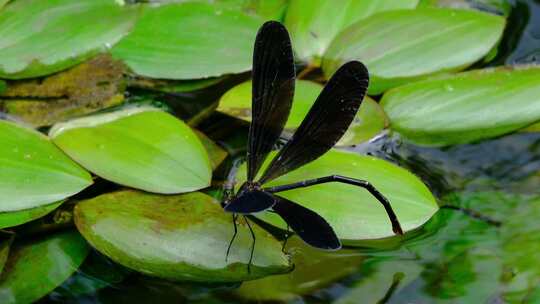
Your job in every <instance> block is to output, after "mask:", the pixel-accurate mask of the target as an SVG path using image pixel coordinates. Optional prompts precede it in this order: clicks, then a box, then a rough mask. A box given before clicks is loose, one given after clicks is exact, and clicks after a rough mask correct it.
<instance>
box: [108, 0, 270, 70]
mask: <svg viewBox="0 0 540 304" xmlns="http://www.w3.org/2000/svg"><path fill="white" fill-rule="evenodd" d="M261 23H262V20H260V19H258V18H256V17H253V16H249V15H246V14H243V13H242V12H239V11H236V10H228V9H222V8H219V7H214V6H212V5H210V4H204V3H180V4H176V3H173V4H168V5H162V6H157V7H152V6H144V7H143V11H142V16H141V17H140V19H139V20H138V21H137V24H136V26H135V28H134V30H133V31H132V32H131V33H130V34H129V35H127V36H126V37H125V38H124V39H123V40H122V41H121V42H120V43H118V45H116V46H115V47H114V48H113V49H112V53H113V55H114V56H115V57H116V58H119V59H122V60H123V61H124V62H125V63H126V64H127V65H128V66H129V67H130V68H131V69H132V70H133V71H134V72H135V73H136V74H138V75H142V76H146V77H152V78H167V79H198V78H207V77H215V76H221V75H223V74H229V73H239V72H245V71H248V70H250V69H251V52H252V49H253V41H254V39H255V34H256V32H257V28H258V27H259V25H260V24H261Z"/></svg>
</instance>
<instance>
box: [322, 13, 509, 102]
mask: <svg viewBox="0 0 540 304" xmlns="http://www.w3.org/2000/svg"><path fill="white" fill-rule="evenodd" d="M504 25H505V20H504V18H502V17H499V16H494V15H490V14H486V13H481V12H476V11H469V10H455V9H435V8H424V9H417V10H397V11H388V12H382V13H378V14H375V15H373V16H371V17H368V18H366V19H364V20H363V21H362V22H358V23H356V24H354V25H352V26H350V27H349V28H347V29H346V30H344V31H343V32H341V34H339V35H338V36H337V37H336V39H334V40H333V41H332V43H331V45H330V47H329V48H328V50H327V52H326V53H325V54H324V56H323V64H322V68H323V70H324V73H325V74H326V75H328V76H329V75H332V74H333V73H334V71H336V70H337V68H338V67H339V66H340V65H341V64H343V63H345V62H347V61H349V60H360V61H362V62H364V63H365V64H366V65H367V67H368V68H369V72H370V75H371V84H370V86H369V92H370V94H379V93H382V92H384V91H385V90H387V89H389V88H391V87H394V86H397V85H400V84H403V83H406V82H409V81H411V80H416V79H419V78H422V77H425V76H426V75H430V74H434V73H443V72H448V71H456V70H460V69H463V68H465V67H467V66H469V65H470V64H472V63H474V62H475V61H477V60H479V59H481V58H482V57H483V56H485V55H486V54H487V53H488V52H489V51H490V50H491V49H492V48H493V46H494V45H495V44H496V43H497V42H498V41H499V39H500V38H501V36H502V33H503V30H504ZM426 29H429V30H426Z"/></svg>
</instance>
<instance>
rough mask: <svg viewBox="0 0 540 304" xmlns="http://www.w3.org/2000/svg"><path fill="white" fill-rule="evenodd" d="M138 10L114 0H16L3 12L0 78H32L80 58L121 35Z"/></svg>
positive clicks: (109, 44)
mask: <svg viewBox="0 0 540 304" xmlns="http://www.w3.org/2000/svg"><path fill="white" fill-rule="evenodd" d="M135 13H136V10H135V9H132V8H127V7H124V6H121V5H119V4H118V3H117V1H114V0H81V1H77V4H76V5H74V3H73V1H71V0H51V1H41V0H22V1H14V2H13V3H11V4H10V5H8V6H6V8H5V9H2V10H1V11H0V77H3V78H9V79H21V78H32V77H37V76H43V75H47V74H51V73H54V72H58V71H60V70H63V69H65V68H68V67H70V66H72V65H75V64H77V63H80V62H82V61H84V60H86V59H88V58H89V57H91V56H93V55H95V54H97V53H98V52H100V51H104V50H106V49H107V48H108V47H110V46H111V45H113V44H114V43H116V42H117V41H118V40H120V38H122V37H123V36H124V35H125V34H126V33H127V32H128V31H129V30H130V28H131V26H132V24H133V22H134V19H135V16H136V14H135ZM98 20H99V22H96V21H98Z"/></svg>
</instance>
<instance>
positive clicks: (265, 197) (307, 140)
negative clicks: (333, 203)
mask: <svg viewBox="0 0 540 304" xmlns="http://www.w3.org/2000/svg"><path fill="white" fill-rule="evenodd" d="M252 73H253V88H252V121H251V125H250V129H249V137H248V147H247V184H248V186H256V187H258V188H257V189H248V190H249V191H248V190H245V189H244V190H242V189H241V190H240V191H239V193H238V194H237V196H236V197H235V198H233V199H232V200H231V201H230V202H229V203H228V204H227V205H226V206H225V210H226V211H229V212H236V213H244V214H245V213H255V212H259V211H263V210H266V209H268V208H273V209H274V211H275V212H276V213H277V214H279V215H280V216H281V217H282V218H283V219H284V220H285V221H286V222H287V223H288V224H289V226H290V227H291V228H292V229H293V230H294V231H295V232H296V233H297V234H298V235H299V236H300V237H301V238H302V239H303V240H304V241H306V243H308V244H310V245H312V246H314V247H318V248H322V249H338V248H340V247H341V244H340V242H339V239H338V238H337V236H336V234H335V232H334V230H333V229H332V227H331V226H330V225H329V224H328V223H327V222H326V220H324V219H323V218H322V217H321V216H319V215H318V214H317V213H315V212H313V211H311V210H309V209H307V208H305V207H302V206H300V205H298V204H296V203H294V202H291V201H289V200H287V199H285V198H283V197H279V196H277V195H273V194H271V193H268V192H265V191H264V190H263V189H262V188H261V187H260V186H261V185H263V184H264V183H266V182H268V181H270V180H273V179H275V178H277V177H279V176H281V175H283V174H286V173H287V172H289V171H291V170H294V169H297V168H299V167H301V166H303V165H305V164H307V163H309V162H311V161H313V160H315V159H317V158H319V157H320V156H322V155H323V154H324V153H326V152H327V151H328V150H330V149H331V148H332V147H333V146H334V145H335V144H336V142H337V141H338V140H339V139H340V138H341V137H342V136H343V134H344V133H345V131H346V130H347V128H348V127H349V125H350V124H351V122H352V120H353V119H354V117H355V115H356V113H357V111H358V109H359V107H360V104H361V103H362V100H363V98H364V95H365V93H366V90H367V87H368V80H369V75H368V71H367V69H366V67H365V66H364V65H363V64H362V63H360V62H358V61H351V62H348V63H346V64H344V65H343V66H341V67H340V68H339V69H338V70H337V71H336V73H335V74H334V75H333V76H332V77H331V79H330V80H329V81H328V83H327V84H326V86H325V87H324V89H323V90H322V92H321V94H320V95H319V97H318V98H317V100H316V101H315V103H314V104H313V106H312V108H311V109H310V111H309V112H308V114H307V115H306V117H305V118H304V120H303V121H302V123H301V124H300V126H299V127H298V129H297V130H296V132H295V133H294V135H293V137H292V138H291V140H289V141H288V142H287V143H286V144H285V146H284V147H283V149H281V150H280V151H279V152H278V154H277V156H276V157H275V158H274V159H273V160H272V162H271V163H270V165H269V166H268V167H267V169H266V170H265V171H264V172H263V174H262V175H261V177H260V178H259V180H258V181H255V180H256V178H257V173H258V172H259V170H260V168H261V166H262V164H263V163H264V161H265V159H266V158H267V156H268V154H269V153H270V151H271V150H272V148H273V147H274V145H275V143H276V142H277V140H278V139H279V137H280V135H281V133H282V132H283V129H284V127H285V123H286V122H287V118H288V116H289V112H290V110H291V106H292V100H293V95H294V82H295V70H294V58H293V52H292V48H291V41H290V38H289V34H288V32H287V30H286V29H285V27H284V26H283V25H281V24H280V23H279V22H274V21H270V22H267V23H265V24H264V25H263V26H262V27H261V29H260V30H259V32H258V33H257V37H256V41H255V48H254V53H253V71H252Z"/></svg>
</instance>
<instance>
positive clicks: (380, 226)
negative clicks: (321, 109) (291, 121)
mask: <svg viewBox="0 0 540 304" xmlns="http://www.w3.org/2000/svg"><path fill="white" fill-rule="evenodd" d="M273 156H275V153H272V154H271V155H270V157H269V158H268V159H267V162H266V165H267V164H268V163H269V162H268V160H269V159H271V158H272V157H273ZM245 169H246V168H245V164H244V165H242V166H241V167H240V170H239V172H238V176H237V179H238V180H239V184H241V182H243V181H244V180H245V177H246V172H245ZM261 171H262V170H261ZM333 174H337V175H343V176H347V177H352V178H357V179H363V180H367V181H369V182H371V183H372V184H373V185H374V186H375V187H376V188H377V189H378V190H379V191H380V192H381V193H382V194H383V195H385V196H386V197H387V198H388V200H389V201H390V204H391V205H392V207H393V209H394V211H395V212H396V215H397V217H398V219H399V221H400V223H401V226H402V228H403V230H404V231H409V230H412V229H415V228H417V227H419V226H421V225H422V224H424V223H425V222H426V221H427V220H429V218H430V217H431V216H432V215H433V214H434V213H435V212H436V211H437V210H438V206H437V203H436V202H435V198H434V197H433V195H432V194H431V192H430V191H429V189H428V188H427V187H426V186H425V185H424V184H423V183H422V181H420V180H419V179H418V178H417V177H416V176H414V175H413V174H412V173H410V172H409V171H407V170H405V169H403V168H400V167H397V166H395V165H393V164H391V163H389V162H386V161H383V160H380V159H377V158H374V157H371V156H362V155H358V154H353V153H349V152H344V151H340V150H335V149H334V150H331V151H329V152H328V153H326V154H325V155H323V156H322V157H321V158H319V159H317V160H316V161H314V162H312V163H309V164H307V165H305V166H303V167H301V168H299V169H297V170H294V171H292V172H290V173H288V174H286V175H284V176H281V177H279V178H277V179H276V180H274V181H272V182H270V183H268V184H265V186H274V185H284V184H289V183H293V182H298V181H302V180H306V179H311V178H318V177H323V176H328V175H333ZM280 195H282V196H283V197H285V198H288V199H290V200H292V201H294V202H296V203H299V204H301V205H303V206H305V207H307V208H309V209H312V210H313V211H315V212H317V213H318V214H320V215H321V216H323V217H324V218H325V219H326V220H327V221H328V222H329V223H330V225H332V227H333V228H334V230H335V231H336V233H337V235H338V237H339V238H340V239H341V240H343V241H345V242H346V243H353V241H357V240H365V239H377V238H384V237H389V236H393V235H394V233H393V232H392V227H391V225H390V221H389V219H388V216H387V215H386V213H385V212H384V208H383V207H382V205H381V204H380V203H379V202H378V201H377V200H376V199H375V198H374V197H373V196H371V195H370V194H369V193H368V192H367V191H366V190H365V189H361V188H358V187H354V186H351V185H346V184H340V183H328V184H323V185H318V186H315V187H309V188H304V189H296V190H290V191H286V192H280ZM257 217H259V218H260V219H262V220H264V221H267V222H269V223H271V224H273V225H276V226H278V227H281V228H283V229H285V228H286V225H285V223H284V222H283V221H282V220H281V219H280V218H279V217H278V216H277V215H275V214H273V213H270V212H262V213H259V214H257Z"/></svg>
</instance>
